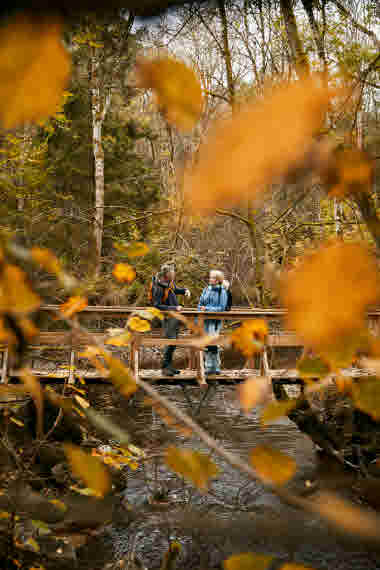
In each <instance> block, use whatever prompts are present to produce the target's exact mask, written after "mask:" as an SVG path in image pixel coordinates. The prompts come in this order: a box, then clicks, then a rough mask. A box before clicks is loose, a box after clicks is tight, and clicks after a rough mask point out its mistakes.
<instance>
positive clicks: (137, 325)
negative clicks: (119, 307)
mask: <svg viewBox="0 0 380 570" xmlns="http://www.w3.org/2000/svg"><path fill="white" fill-rule="evenodd" d="M128 328H129V329H131V330H132V331H136V332H147V331H150V328H151V327H150V323H149V322H148V321H146V320H145V319H140V317H131V318H130V319H128Z"/></svg>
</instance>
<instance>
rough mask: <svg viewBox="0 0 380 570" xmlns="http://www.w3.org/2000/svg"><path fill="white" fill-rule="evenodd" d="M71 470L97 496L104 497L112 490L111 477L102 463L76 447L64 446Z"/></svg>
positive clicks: (68, 444)
mask: <svg viewBox="0 0 380 570" xmlns="http://www.w3.org/2000/svg"><path fill="white" fill-rule="evenodd" d="M63 447H64V450H65V453H66V456H67V459H68V461H69V463H70V465H71V469H72V471H73V473H74V475H76V476H77V477H79V478H80V479H82V481H84V483H85V484H86V485H87V486H88V487H90V488H91V489H92V490H93V491H95V493H96V494H97V496H99V497H103V496H104V495H105V494H106V493H107V492H108V491H109V490H110V488H111V480H110V476H109V474H108V472H107V470H106V469H105V467H104V466H103V464H102V462H101V461H99V459H97V458H96V457H92V456H91V455H89V454H88V453H85V452H84V451H82V450H81V449H80V447H77V446H75V445H72V444H70V443H65V444H64V445H63Z"/></svg>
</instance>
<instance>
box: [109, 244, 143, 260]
mask: <svg viewBox="0 0 380 570" xmlns="http://www.w3.org/2000/svg"><path fill="white" fill-rule="evenodd" d="M113 245H114V248H115V249H117V250H118V251H120V253H123V254H125V255H126V256H127V257H130V258H131V259H133V258H134V257H141V256H143V255H146V254H147V253H148V252H149V246H148V245H147V244H146V243H144V242H143V241H135V242H133V243H129V244H125V243H121V242H115V243H114V244H113Z"/></svg>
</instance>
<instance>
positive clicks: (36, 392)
mask: <svg viewBox="0 0 380 570" xmlns="http://www.w3.org/2000/svg"><path fill="white" fill-rule="evenodd" d="M19 378H20V380H21V381H22V382H23V384H24V385H25V387H26V388H27V390H28V391H29V392H30V393H31V395H32V398H33V401H34V405H35V406H36V410H37V437H38V438H41V437H42V435H43V415H44V396H43V392H42V388H41V384H40V382H39V381H38V380H37V378H36V377H35V376H33V374H32V373H31V372H30V371H29V370H27V369H26V368H23V369H21V370H20V372H19Z"/></svg>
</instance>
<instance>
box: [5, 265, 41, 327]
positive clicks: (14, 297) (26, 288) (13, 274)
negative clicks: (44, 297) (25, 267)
mask: <svg viewBox="0 0 380 570" xmlns="http://www.w3.org/2000/svg"><path fill="white" fill-rule="evenodd" d="M40 305H41V300H40V298H39V297H38V295H36V293H34V291H33V290H32V288H31V287H30V285H29V284H28V282H27V278H26V275H25V273H24V271H22V270H21V269H20V268H19V267H17V266H16V265H9V264H7V265H5V266H4V267H3V269H2V272H1V277H0V311H2V312H4V313H6V312H10V313H13V314H15V315H17V316H24V315H26V314H28V313H31V312H32V311H35V310H37V309H38V308H39V306H40Z"/></svg>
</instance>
